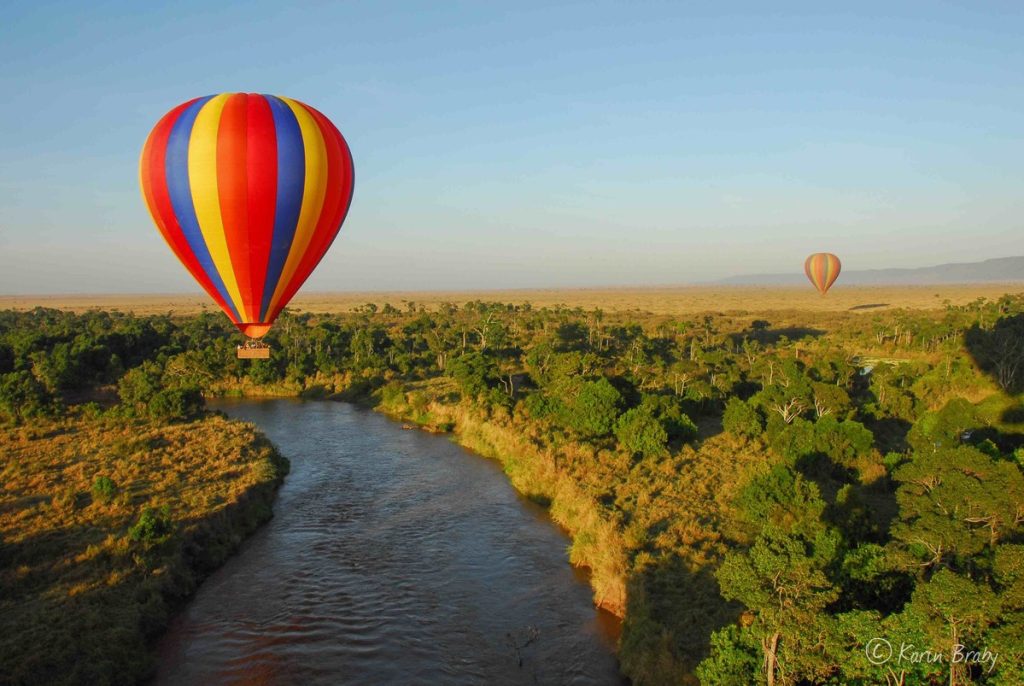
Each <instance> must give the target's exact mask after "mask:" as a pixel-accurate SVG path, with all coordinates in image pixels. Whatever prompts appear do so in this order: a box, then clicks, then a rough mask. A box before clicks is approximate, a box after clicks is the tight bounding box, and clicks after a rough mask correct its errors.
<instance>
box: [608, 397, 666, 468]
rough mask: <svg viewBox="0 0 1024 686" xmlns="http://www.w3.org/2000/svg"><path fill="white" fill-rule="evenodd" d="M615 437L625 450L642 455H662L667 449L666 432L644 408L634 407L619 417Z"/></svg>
mask: <svg viewBox="0 0 1024 686" xmlns="http://www.w3.org/2000/svg"><path fill="white" fill-rule="evenodd" d="M615 437H616V438H617V439H619V443H621V444H622V446H623V447H624V448H626V450H628V451H629V452H631V453H633V454H640V455H643V456H644V457H649V456H653V455H663V454H665V452H666V451H667V444H668V434H667V433H666V432H665V429H664V428H662V426H661V422H659V421H658V420H657V419H655V418H654V415H653V414H651V412H650V411H649V410H647V409H645V408H640V407H634V408H633V409H632V410H629V411H627V412H626V413H624V414H623V415H622V416H621V417H619V420H618V421H617V422H616V423H615Z"/></svg>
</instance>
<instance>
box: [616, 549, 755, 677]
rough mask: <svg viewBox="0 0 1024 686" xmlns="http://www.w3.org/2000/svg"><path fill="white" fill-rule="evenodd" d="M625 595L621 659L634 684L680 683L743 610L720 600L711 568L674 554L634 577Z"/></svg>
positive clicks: (628, 581) (628, 584) (719, 592)
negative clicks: (714, 638) (717, 633)
mask: <svg viewBox="0 0 1024 686" xmlns="http://www.w3.org/2000/svg"><path fill="white" fill-rule="evenodd" d="M627 593H628V595H627V597H628V602H627V611H626V621H625V624H624V626H623V635H622V648H621V658H622V660H623V661H624V662H626V663H627V665H626V666H627V668H628V669H627V671H628V672H629V673H630V674H631V675H632V676H633V677H634V679H635V681H636V682H638V683H682V682H683V679H685V678H686V677H687V675H692V673H693V670H694V669H696V667H697V665H698V664H699V663H700V661H701V660H702V659H704V658H705V657H706V656H707V655H708V652H709V650H710V647H711V634H712V633H714V632H715V631H717V630H718V629H720V628H722V627H723V626H726V625H727V624H732V623H735V622H736V621H737V620H738V618H739V616H740V613H741V612H742V606H740V605H739V604H738V603H732V602H729V601H727V600H725V599H724V598H723V597H722V594H721V590H720V589H719V586H718V580H717V579H715V575H714V566H713V565H710V564H707V563H704V564H703V566H697V565H695V564H694V563H693V562H691V561H688V560H685V559H684V558H683V557H682V556H680V555H678V554H675V553H671V554H666V555H664V556H662V557H660V558H659V559H658V560H657V561H655V562H653V563H651V564H649V565H647V566H646V567H645V568H644V570H643V571H642V572H640V573H635V574H633V575H632V576H631V577H630V578H629V579H628V580H627ZM673 672H678V673H673ZM690 678H692V676H690ZM670 679H671V680H670Z"/></svg>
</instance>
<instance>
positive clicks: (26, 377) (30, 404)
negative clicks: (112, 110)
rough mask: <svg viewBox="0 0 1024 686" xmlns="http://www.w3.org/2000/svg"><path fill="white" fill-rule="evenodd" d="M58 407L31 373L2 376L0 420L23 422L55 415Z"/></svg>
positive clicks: (0, 381)
mask: <svg viewBox="0 0 1024 686" xmlns="http://www.w3.org/2000/svg"><path fill="white" fill-rule="evenodd" d="M56 407H57V406H56V403H55V400H54V397H53V396H52V395H51V394H50V392H49V391H47V390H46V387H45V386H43V384H41V383H40V382H39V381H38V380H37V379H36V378H35V377H34V376H32V374H31V373H29V372H27V371H24V370H22V371H20V372H11V373H10V374H4V375H2V376H0V418H6V419H8V420H10V421H14V422H21V421H23V420H25V419H30V418H32V417H43V416H47V415H53V414H55V412H56Z"/></svg>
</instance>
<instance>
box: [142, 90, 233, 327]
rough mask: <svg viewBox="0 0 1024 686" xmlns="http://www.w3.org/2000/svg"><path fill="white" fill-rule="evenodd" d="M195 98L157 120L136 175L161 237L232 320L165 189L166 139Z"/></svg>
mask: <svg viewBox="0 0 1024 686" xmlns="http://www.w3.org/2000/svg"><path fill="white" fill-rule="evenodd" d="M198 99H199V98H194V99H192V100H189V101H188V102H186V103H182V104H181V105H178V106H177V107H175V108H174V109H173V110H171V111H170V112H168V113H167V114H166V115H164V117H163V118H162V119H161V120H160V121H159V122H157V125H156V126H155V127H154V128H153V131H152V132H151V133H150V134H149V138H148V139H147V140H146V144H145V145H144V146H143V148H142V160H141V162H140V164H139V169H140V173H139V177H140V181H141V182H142V193H143V196H144V197H145V199H146V205H147V206H148V207H149V213H150V214H151V215H152V216H153V221H154V223H156V226H157V228H158V229H159V230H160V234H161V235H162V236H163V237H164V240H165V241H167V245H169V246H170V248H171V250H172V251H173V252H174V254H175V256H176V257H177V258H178V260H180V261H181V263H182V264H183V265H185V268H186V269H187V270H188V271H189V273H190V274H191V275H192V278H194V279H195V280H196V281H197V282H198V283H199V285H200V286H202V288H203V290H204V291H206V293H207V294H208V295H209V296H210V297H211V298H213V300H214V301H215V302H216V303H217V304H218V305H220V307H221V309H223V310H224V311H225V312H227V313H228V317H229V318H230V319H231V321H233V322H234V321H235V320H234V317H233V316H232V315H231V308H229V307H228V306H227V303H226V302H225V301H224V299H223V298H222V297H221V295H220V293H219V292H218V291H217V288H216V287H215V286H214V285H213V282H212V281H211V280H210V277H209V276H207V275H206V272H205V271H204V270H203V268H202V266H201V265H200V264H199V260H197V259H196V256H195V255H194V254H193V252H192V248H191V247H190V246H189V244H188V240H187V239H186V238H185V234H184V232H183V231H182V230H181V226H180V225H179V224H178V219H177V217H176V216H175V214H174V208H173V206H172V205H171V196H170V193H169V192H168V190H167V140H168V138H169V137H170V135H171V129H172V128H173V127H174V124H175V122H177V121H178V117H180V116H181V113H182V112H184V111H185V110H186V109H187V108H188V107H189V106H190V105H192V104H193V103H194V102H195V101H196V100H198ZM235 323H237V322H235Z"/></svg>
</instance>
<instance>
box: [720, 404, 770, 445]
mask: <svg viewBox="0 0 1024 686" xmlns="http://www.w3.org/2000/svg"><path fill="white" fill-rule="evenodd" d="M722 426H723V428H725V430H726V431H728V432H729V433H731V434H732V435H733V436H745V437H747V438H757V437H758V436H760V435H761V434H762V433H763V432H764V424H763V423H762V421H761V414H760V413H759V412H758V411H757V410H756V409H755V408H753V407H751V406H750V404H749V403H746V402H744V401H742V400H740V399H739V398H735V397H734V398H729V402H727V403H726V404H725V413H724V414H723V415H722Z"/></svg>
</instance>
